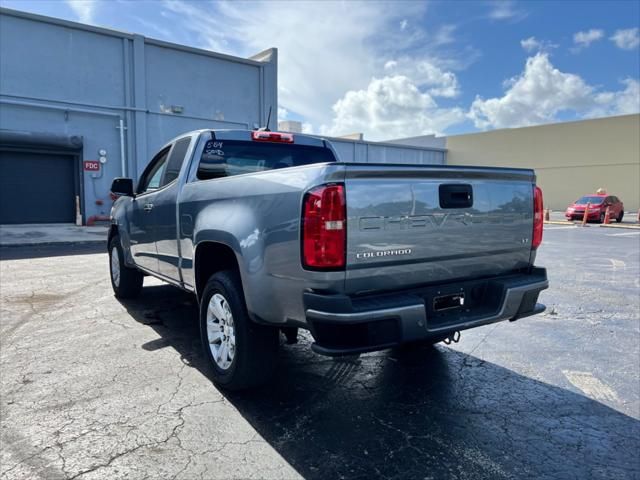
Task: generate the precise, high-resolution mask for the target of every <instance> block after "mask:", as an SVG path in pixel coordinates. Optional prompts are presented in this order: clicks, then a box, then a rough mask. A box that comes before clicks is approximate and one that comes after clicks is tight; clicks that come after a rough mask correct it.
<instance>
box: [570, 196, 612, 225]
mask: <svg viewBox="0 0 640 480" xmlns="http://www.w3.org/2000/svg"><path fill="white" fill-rule="evenodd" d="M587 204H590V206H589V213H588V215H587V221H592V220H593V221H595V222H600V223H604V216H605V214H606V212H607V207H609V218H611V220H612V221H613V220H614V219H615V221H616V222H618V223H620V222H621V221H622V217H623V216H624V205H623V204H622V200H620V199H619V198H618V197H616V196H614V195H607V194H604V193H603V194H598V193H594V194H592V195H585V196H584V197H581V198H579V199H578V200H576V201H575V202H574V203H573V204H571V205H569V208H567V211H566V212H565V213H564V216H565V217H567V220H582V217H584V211H585V209H586V208H587Z"/></svg>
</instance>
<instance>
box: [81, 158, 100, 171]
mask: <svg viewBox="0 0 640 480" xmlns="http://www.w3.org/2000/svg"><path fill="white" fill-rule="evenodd" d="M84 169H85V171H88V172H97V171H99V170H100V162H98V161H96V160H85V161H84Z"/></svg>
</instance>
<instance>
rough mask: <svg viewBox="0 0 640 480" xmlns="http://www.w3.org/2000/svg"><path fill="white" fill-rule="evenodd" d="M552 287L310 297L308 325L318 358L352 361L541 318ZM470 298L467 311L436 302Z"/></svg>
mask: <svg viewBox="0 0 640 480" xmlns="http://www.w3.org/2000/svg"><path fill="white" fill-rule="evenodd" d="M548 287H549V281H548V280H547V272H546V270H545V269H544V268H538V267H535V268H533V269H532V270H531V273H528V274H514V275H506V276H501V277H493V278H488V279H481V280H472V281H464V282H454V283H449V284H443V285H437V286H429V287H424V288H417V289H413V290H410V291H406V292H402V293H391V294H381V295H373V296H364V297H347V296H344V295H319V294H315V293H305V294H304V303H305V312H306V317H307V322H308V324H309V326H310V329H311V333H312V335H313V337H314V339H315V343H314V344H313V345H312V348H313V350H314V351H315V352H317V353H320V354H323V355H330V356H338V355H349V354H354V353H363V352H370V351H375V350H382V349H385V348H390V347H393V346H395V345H399V344H402V343H407V342H412V341H417V340H423V339H428V338H435V337H443V336H446V335H447V334H451V333H453V332H455V331H459V330H466V329H469V328H474V327H478V326H481V325H486V324H489V323H495V322H500V321H503V320H511V321H513V320H517V319H519V318H523V317H528V316H531V315H535V314H537V313H541V312H543V311H544V309H545V306H544V305H541V304H539V303H537V300H538V295H539V293H540V292H541V291H542V290H544V289H546V288H548ZM458 293H460V294H464V297H465V305H464V306H462V307H457V308H452V309H448V310H443V311H436V310H434V298H436V297H439V296H442V295H451V294H458Z"/></svg>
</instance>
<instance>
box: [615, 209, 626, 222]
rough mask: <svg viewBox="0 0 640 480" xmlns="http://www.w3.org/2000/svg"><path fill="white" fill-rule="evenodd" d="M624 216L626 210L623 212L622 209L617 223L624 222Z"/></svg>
mask: <svg viewBox="0 0 640 480" xmlns="http://www.w3.org/2000/svg"><path fill="white" fill-rule="evenodd" d="M622 217H624V212H622V211H621V212H620V213H619V214H618V218H616V222H617V223H621V222H622Z"/></svg>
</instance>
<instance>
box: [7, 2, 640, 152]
mask: <svg viewBox="0 0 640 480" xmlns="http://www.w3.org/2000/svg"><path fill="white" fill-rule="evenodd" d="M0 4H1V5H2V6H4V7H8V8H15V9H19V10H26V11H31V12H35V13H41V14H45V15H51V16H55V17H60V18H65V19H68V20H75V21H82V22H85V23H90V24H94V25H98V26H105V27H110V28H115V29H118V30H124V31H129V32H136V33H141V34H143V35H146V36H149V37H154V38H159V39H162V40H166V41H171V42H176V43H183V44H187V45H191V46H196V47H201V48H207V49H211V50H215V51H220V52H223V53H228V54H233V55H239V56H250V55H252V54H255V53H257V52H259V51H261V50H264V49H266V48H268V47H277V48H278V49H279V101H280V109H279V116H280V118H281V119H284V118H288V119H293V120H300V121H302V122H304V124H305V129H306V130H307V131H310V132H314V133H324V134H331V135H339V134H346V133H352V132H364V133H365V137H366V138H369V139H373V140H384V139H390V138H397V137H403V136H413V135H420V134H429V133H437V134H455V133H462V132H472V131H478V130H485V129H494V128H510V127H518V126H526V125H535V124H542V123H550V122H556V121H566V120H575V119H581V118H592V117H600V116H608V115H619V114H626V113H635V112H638V111H639V110H640V83H639V77H640V50H639V44H640V39H639V32H638V29H639V26H640V25H639V24H640V2H639V1H584V2H580V1H575V0H574V1H566V2H562V1H554V2H551V1H524V2H516V1H452V2H438V1H432V2H415V1H412V2H383V1H372V2H366V3H361V2H356V1H343V2H342V1H335V2H333V1H330V2H311V1H305V2H299V3H297V2H294V1H287V2H282V3H278V2H268V3H267V2H213V1H207V0H197V1H187V0H154V1H151V0H140V1H133V0H110V1H101V0H57V1H53V0H46V1H45V0H0Z"/></svg>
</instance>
